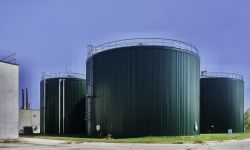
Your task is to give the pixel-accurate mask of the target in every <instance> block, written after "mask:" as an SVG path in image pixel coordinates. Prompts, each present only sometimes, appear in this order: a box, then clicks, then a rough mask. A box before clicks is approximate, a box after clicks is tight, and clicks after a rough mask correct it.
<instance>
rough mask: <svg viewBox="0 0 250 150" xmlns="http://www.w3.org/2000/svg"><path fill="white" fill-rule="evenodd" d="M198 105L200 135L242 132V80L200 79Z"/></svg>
mask: <svg viewBox="0 0 250 150" xmlns="http://www.w3.org/2000/svg"><path fill="white" fill-rule="evenodd" d="M200 103H201V115H200V116H201V132H202V133H209V132H211V133H227V132H228V129H233V132H235V133H239V132H244V125H243V115H244V81H243V80H239V79H231V78H201V102H200ZM211 126H213V127H211Z"/></svg>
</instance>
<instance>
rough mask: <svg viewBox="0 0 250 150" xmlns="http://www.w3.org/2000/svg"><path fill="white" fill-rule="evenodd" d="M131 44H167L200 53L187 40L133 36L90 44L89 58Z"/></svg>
mask: <svg viewBox="0 0 250 150" xmlns="http://www.w3.org/2000/svg"><path fill="white" fill-rule="evenodd" d="M130 46H167V47H173V48H178V49H181V50H183V51H186V52H191V53H194V54H197V55H199V51H198V49H197V48H196V47H195V46H193V45H191V44H188V43H186V42H182V41H178V40H173V39H164V38H132V39H123V40H117V41H112V42H108V43H104V44H101V45H98V46H93V45H88V58H89V57H91V56H93V55H94V54H96V53H99V52H102V51H106V50H110V49H114V48H121V47H130Z"/></svg>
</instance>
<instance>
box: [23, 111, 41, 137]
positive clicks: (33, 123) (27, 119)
mask: <svg viewBox="0 0 250 150" xmlns="http://www.w3.org/2000/svg"><path fill="white" fill-rule="evenodd" d="M23 127H33V133H40V110H26V109H20V110H19V133H23Z"/></svg>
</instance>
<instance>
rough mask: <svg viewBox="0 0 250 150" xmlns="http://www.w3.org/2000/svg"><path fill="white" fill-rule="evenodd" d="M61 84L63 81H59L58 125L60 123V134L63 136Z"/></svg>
mask: <svg viewBox="0 0 250 150" xmlns="http://www.w3.org/2000/svg"><path fill="white" fill-rule="evenodd" d="M61 82H62V79H59V87H58V88H59V99H58V103H59V105H58V110H59V119H58V123H59V126H58V133H59V134H61Z"/></svg>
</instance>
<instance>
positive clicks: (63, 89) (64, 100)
mask: <svg viewBox="0 0 250 150" xmlns="http://www.w3.org/2000/svg"><path fill="white" fill-rule="evenodd" d="M64 104H65V79H63V133H64V118H65V105H64Z"/></svg>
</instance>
